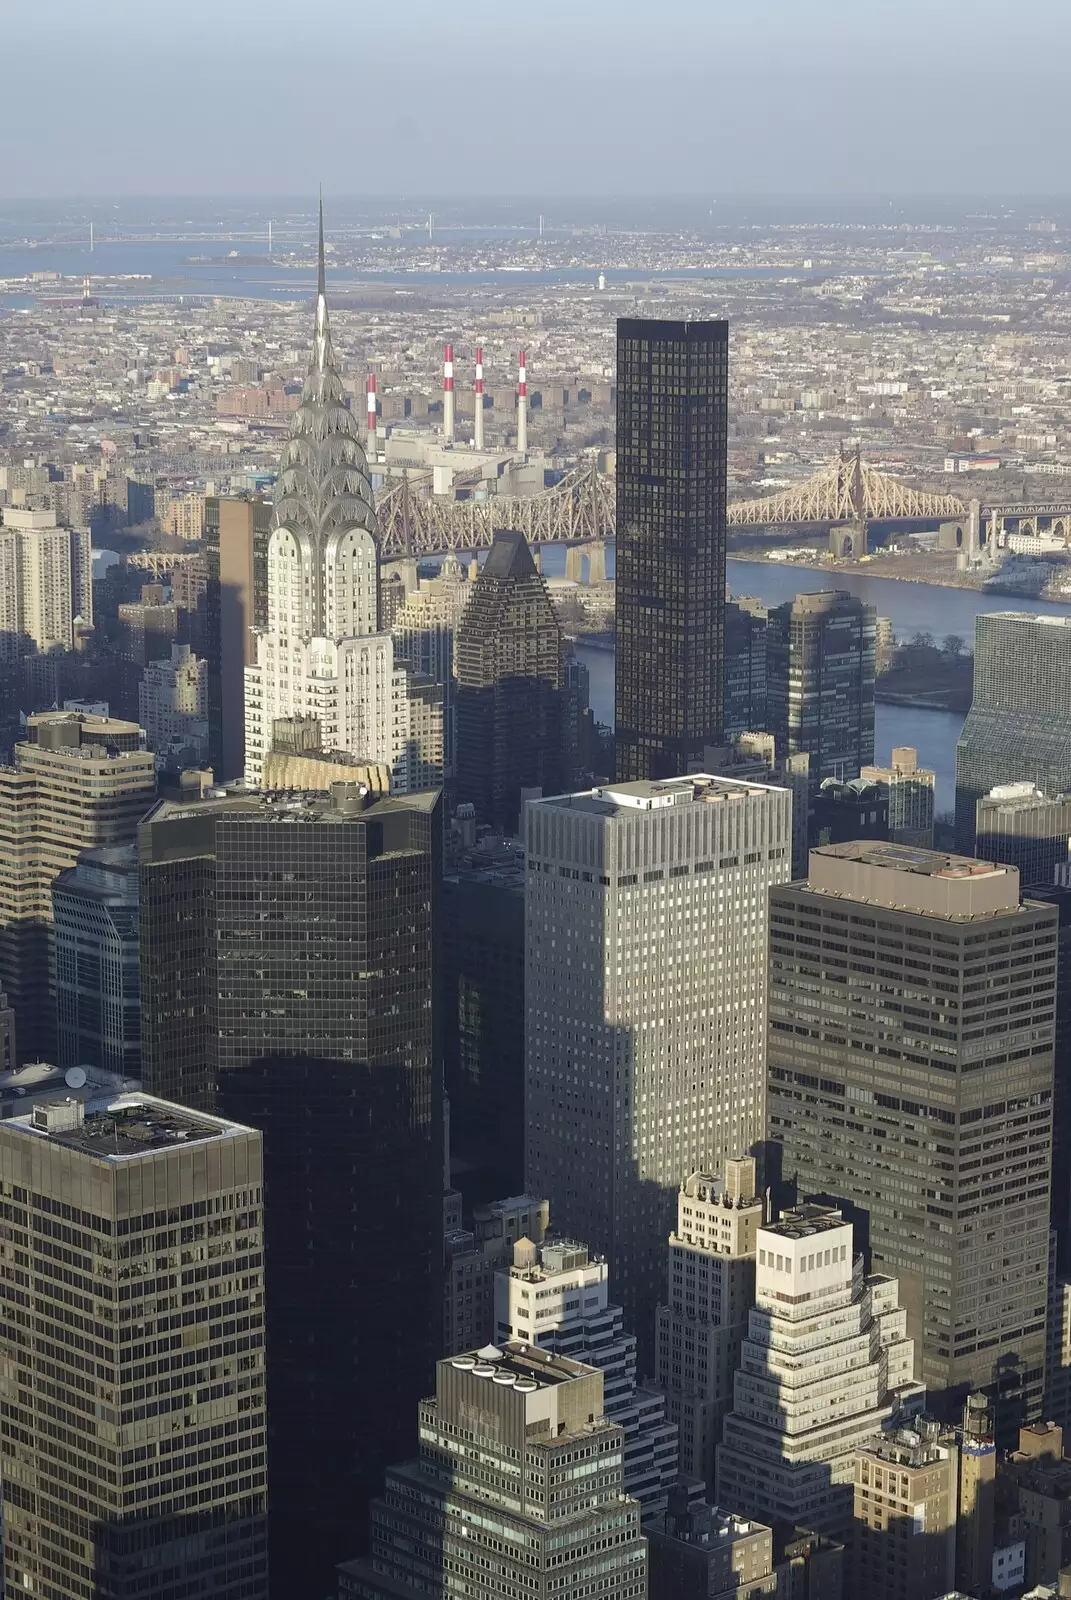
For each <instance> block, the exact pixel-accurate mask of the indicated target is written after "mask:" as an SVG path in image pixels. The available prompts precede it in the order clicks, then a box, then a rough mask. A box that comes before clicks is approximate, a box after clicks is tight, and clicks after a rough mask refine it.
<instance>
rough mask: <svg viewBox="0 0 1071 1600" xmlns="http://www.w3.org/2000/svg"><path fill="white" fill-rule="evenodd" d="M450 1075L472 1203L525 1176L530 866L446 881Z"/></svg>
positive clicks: (455, 1141) (510, 861)
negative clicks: (526, 925)
mask: <svg viewBox="0 0 1071 1600" xmlns="http://www.w3.org/2000/svg"><path fill="white" fill-rule="evenodd" d="M442 951H443V1052H444V1055H443V1067H444V1076H445V1079H446V1090H447V1093H448V1094H449V1096H450V1150H451V1154H452V1155H453V1156H454V1158H455V1159H456V1161H457V1166H458V1176H457V1183H458V1186H459V1187H460V1189H461V1190H462V1192H463V1194H464V1195H465V1199H466V1201H467V1202H468V1204H469V1205H470V1206H471V1205H473V1204H477V1203H480V1202H482V1201H487V1200H492V1199H494V1198H496V1197H498V1196H501V1195H505V1194H512V1193H514V1192H516V1190H517V1189H518V1188H519V1187H520V1185H521V1183H522V1181H523V1177H524V1137H525V1135H524V1124H525V1116H524V860H523V857H521V855H520V853H519V852H518V853H517V854H515V855H513V856H512V857H507V858H506V859H505V860H492V861H489V862H487V863H485V864H480V863H479V862H478V861H474V862H473V863H471V864H467V863H464V864H462V865H460V866H458V867H457V868H456V869H454V870H451V871H449V872H447V874H446V876H445V878H444V881H443V943H442Z"/></svg>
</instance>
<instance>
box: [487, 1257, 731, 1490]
mask: <svg viewBox="0 0 1071 1600" xmlns="http://www.w3.org/2000/svg"><path fill="white" fill-rule="evenodd" d="M511 1341H516V1342H521V1343H524V1342H528V1343H531V1344H534V1345H538V1346H539V1347H540V1348H541V1349H543V1350H551V1351H553V1352H554V1353H555V1354H556V1355H561V1356H568V1357H569V1359H570V1360H572V1361H582V1362H585V1363H586V1364H587V1365H588V1366H590V1367H597V1368H598V1369H599V1371H600V1372H601V1373H602V1375H603V1399H604V1405H605V1408H606V1415H607V1417H608V1419H609V1420H610V1421H611V1422H616V1423H618V1424H619V1425H620V1426H621V1428H622V1429H623V1430H624V1434H625V1493H626V1494H630V1495H632V1496H633V1497H634V1499H636V1500H638V1501H639V1503H640V1506H641V1509H642V1514H643V1516H644V1517H645V1518H646V1517H648V1516H656V1515H658V1513H660V1512H662V1511H664V1510H665V1509H666V1503H667V1502H666V1496H667V1494H668V1491H669V1487H670V1485H671V1484H672V1483H673V1482H674V1480H675V1479H676V1477H677V1467H678V1463H677V1429H676V1427H675V1426H674V1424H673V1423H671V1422H667V1420H666V1400H665V1396H664V1395H663V1394H661V1393H659V1392H658V1390H654V1389H645V1388H642V1387H641V1386H640V1385H639V1384H638V1383H637V1380H636V1337H635V1335H634V1334H632V1333H630V1332H626V1330H625V1327H624V1318H623V1314H622V1311H621V1307H620V1306H616V1305H613V1304H612V1303H611V1301H610V1269H609V1267H608V1266H607V1264H606V1262H605V1261H604V1260H602V1259H601V1258H600V1257H592V1256H591V1255H590V1253H589V1251H588V1248H587V1246H586V1245H583V1244H578V1243H576V1241H575V1240H571V1239H555V1240H548V1241H545V1242H544V1243H543V1244H542V1245H537V1244H534V1243H533V1242H532V1241H531V1240H530V1239H521V1240H519V1241H518V1243H517V1244H516V1245H514V1247H513V1261H512V1264H511V1265H510V1266H508V1267H506V1268H504V1269H503V1270H501V1271H499V1272H498V1273H497V1274H496V1275H495V1342H496V1343H497V1344H504V1343H509V1342H511ZM696 1488H697V1489H700V1490H701V1486H700V1485H696Z"/></svg>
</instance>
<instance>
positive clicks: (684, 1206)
mask: <svg viewBox="0 0 1071 1600" xmlns="http://www.w3.org/2000/svg"><path fill="white" fill-rule="evenodd" d="M756 1187H757V1184H756V1176H755V1158H754V1157H753V1156H744V1157H742V1158H741V1159H739V1160H736V1161H728V1162H726V1166H725V1177H724V1178H714V1177H709V1176H707V1175H706V1174H705V1173H700V1172H695V1173H692V1175H691V1176H690V1177H688V1178H686V1179H685V1181H684V1182H683V1183H682V1184H681V1189H680V1195H679V1197H678V1200H677V1226H676V1228H675V1230H674V1231H673V1232H672V1233H671V1234H670V1236H669V1271H668V1274H667V1286H666V1296H665V1299H664V1301H663V1302H662V1304H661V1305H660V1306H659V1307H658V1316H657V1322H656V1330H655V1368H654V1371H655V1380H656V1382H657V1384H658V1387H659V1388H660V1389H661V1390H662V1393H663V1394H664V1395H665V1397H666V1415H667V1417H668V1418H669V1420H670V1421H671V1422H673V1423H675V1424H676V1426H677V1429H678V1432H679V1435H680V1465H681V1471H682V1472H683V1473H685V1474H687V1475H688V1476H689V1477H692V1478H702V1479H703V1480H704V1481H705V1482H707V1483H711V1484H712V1483H713V1482H714V1452H715V1449H716V1448H717V1446H718V1444H719V1443H720V1441H721V1425H722V1421H723V1419H724V1417H725V1414H726V1412H727V1411H729V1409H730V1408H731V1406H732V1403H733V1384H734V1381H735V1378H736V1369H737V1367H738V1366H739V1365H740V1349H741V1346H742V1344H743V1341H744V1337H745V1334H746V1333H747V1322H748V1315H749V1313H750V1311H751V1308H752V1306H753V1305H754V1304H755V1248H756V1237H757V1233H758V1229H759V1227H760V1226H761V1225H762V1222H763V1220H764V1206H763V1202H762V1199H761V1198H760V1197H756V1195H755V1189H756Z"/></svg>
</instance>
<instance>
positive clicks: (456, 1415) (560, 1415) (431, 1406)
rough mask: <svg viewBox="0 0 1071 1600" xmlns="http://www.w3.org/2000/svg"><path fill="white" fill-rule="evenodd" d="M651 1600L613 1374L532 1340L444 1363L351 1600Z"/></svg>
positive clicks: (347, 1598) (379, 1510) (380, 1511)
mask: <svg viewBox="0 0 1071 1600" xmlns="http://www.w3.org/2000/svg"><path fill="white" fill-rule="evenodd" d="M447 1594H450V1595H465V1596H467V1597H469V1600H502V1597H503V1596H505V1595H528V1594H531V1595H537V1594H540V1595H553V1596H554V1597H555V1600H588V1597H592V1600H594V1597H600V1600H647V1545H646V1541H645V1540H644V1539H643V1537H642V1535H641V1533H640V1508H639V1505H638V1504H637V1502H636V1501H635V1500H632V1499H630V1498H629V1497H628V1495H627V1494H626V1493H625V1488H624V1465H623V1435H622V1431H621V1429H620V1428H619V1427H617V1425H616V1424H615V1423H612V1422H610V1421H609V1420H608V1419H607V1417H606V1415H605V1411H604V1407H603V1375H602V1373H601V1372H597V1371H596V1370H595V1369H594V1368H592V1367H587V1366H584V1365H582V1364H581V1363H580V1362H578V1361H570V1360H568V1359H567V1358H566V1357H565V1356H557V1355H551V1354H549V1353H547V1352H544V1351H542V1350H539V1349H536V1348H534V1347H533V1346H531V1345H530V1344H507V1345H506V1346H505V1347H504V1348H499V1347H498V1346H496V1345H490V1346H487V1347H486V1348H484V1349H482V1350H476V1351H473V1352H472V1353H471V1354H464V1355H459V1356H454V1357H452V1358H451V1359H450V1360H448V1361H440V1362H439V1367H438V1375H437V1381H436V1393H435V1397H434V1398H433V1399H429V1400H425V1401H424V1402H423V1403H422V1404H421V1407H420V1457H419V1459H418V1460H416V1461H411V1462H408V1463H407V1464H406V1465H405V1466H400V1467H393V1468H391V1470H390V1471H389V1472H388V1474H387V1485H386V1489H385V1491H384V1493H383V1495H382V1497H381V1498H379V1499H377V1500H376V1501H374V1502H373V1506H372V1537H371V1549H370V1552H369V1555H368V1557H367V1559H365V1560H357V1561H347V1562H345V1563H344V1564H343V1565H342V1566H340V1568H339V1572H338V1596H339V1600H420V1597H427V1596H430V1595H447Z"/></svg>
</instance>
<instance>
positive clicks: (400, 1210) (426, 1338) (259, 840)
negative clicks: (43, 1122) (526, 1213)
mask: <svg viewBox="0 0 1071 1600" xmlns="http://www.w3.org/2000/svg"><path fill="white" fill-rule="evenodd" d="M441 830H442V822H441V815H440V807H439V798H438V795H437V794H424V795H413V796H409V797H406V798H394V797H391V796H382V795H373V794H370V793H368V792H367V791H366V790H364V788H363V786H360V785H357V784H343V783H336V784H334V785H333V786H332V789H331V792H330V795H329V796H328V795H317V796H313V795H308V796H305V797H304V799H295V798H294V797H293V796H291V797H288V798H281V799H279V800H277V801H269V800H268V799H267V798H266V797H262V796H250V797H246V798H237V799H207V800H204V801H199V802H193V803H191V804H189V805H183V804H178V803H176V804H171V803H168V802H165V803H163V804H161V805H160V806H159V807H158V808H157V810H156V811H155V812H154V813H153V815H152V817H151V818H149V820H148V821H147V822H146V823H145V825H144V827H143V829H142V831H141V840H140V854H141V862H142V907H143V916H142V939H143V955H142V1007H143V1018H144V1078H145V1081H146V1083H147V1084H148V1085H150V1086H152V1085H155V1084H158V1083H159V1084H163V1083H166V1084H169V1085H173V1086H174V1087H175V1088H176V1090H177V1089H181V1090H182V1092H183V1093H184V1094H187V1095H188V1096H189V1097H190V1098H196V1100H197V1101H198V1103H200V1104H202V1105H209V1106H213V1105H214V1106H218V1107H219V1108H221V1109H222V1110H224V1111H225V1112H226V1113H227V1114H228V1115H233V1116H235V1117H237V1118H239V1119H240V1120H243V1121H245V1122H248V1123H249V1125H250V1126H252V1127H256V1128H259V1129H260V1130H261V1131H262V1132H263V1135H264V1161H265V1182H266V1196H267V1198H266V1211H265V1228H266V1238H267V1259H268V1275H269V1284H268V1291H269V1293H268V1334H269V1343H270V1387H271V1397H272V1398H271V1415H270V1426H271V1437H272V1445H273V1450H274V1461H273V1465H272V1471H271V1484H270V1491H271V1492H270V1501H271V1547H272V1573H273V1575H272V1587H273V1592H274V1593H277V1594H279V1595H286V1596H289V1595H292V1594H297V1593H302V1592H308V1593H310V1594H326V1593H327V1592H328V1589H329V1586H330V1582H331V1572H332V1569H333V1566H334V1563H335V1562H336V1561H339V1560H341V1559H343V1558H344V1557H345V1556H347V1555H348V1554H350V1553H352V1551H353V1549H354V1543H353V1531H352V1530H353V1527H354V1519H355V1518H359V1517H360V1515H361V1514H362V1508H363V1507H364V1506H365V1505H366V1503H367V1501H368V1499H369V1498H370V1496H371V1495H372V1494H373V1493H374V1492H376V1491H377V1490H378V1489H379V1487H380V1484H381V1481H382V1474H383V1471H384V1468H385V1467H386V1465H387V1463H388V1462H390V1461H391V1460H394V1459H397V1458H398V1457H399V1456H401V1455H404V1454H405V1452H406V1450H407V1449H408V1448H409V1445H410V1438H411V1428H412V1418H413V1414H414V1409H415V1407H416V1405H417V1402H418V1400H419V1398H420V1396H421V1394H423V1393H425V1392H426V1390H427V1386H428V1384H429V1382H430V1379H431V1374H432V1370H433V1366H434V1362H435V1358H436V1355H437V1354H438V1351H439V1348H440V1341H441V1337H442V1321H443V1316H442V1276H441V1268H442V1237H443V1220H442V1148H443V1144H442V1103H441V1102H442V1082H441V1036H440V1016H439V1012H440V1007H439V996H438V992H437V991H438V986H437V981H436V973H435V950H436V946H437V941H438V937H439V911H438V901H439V887H438V886H439V878H440V871H441V868H440V839H441ZM311 1528H315V1529H316V1540H315V1547H314V1548H313V1547H311V1546H310V1541H309V1530H310V1529H311Z"/></svg>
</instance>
